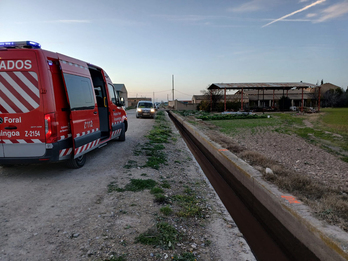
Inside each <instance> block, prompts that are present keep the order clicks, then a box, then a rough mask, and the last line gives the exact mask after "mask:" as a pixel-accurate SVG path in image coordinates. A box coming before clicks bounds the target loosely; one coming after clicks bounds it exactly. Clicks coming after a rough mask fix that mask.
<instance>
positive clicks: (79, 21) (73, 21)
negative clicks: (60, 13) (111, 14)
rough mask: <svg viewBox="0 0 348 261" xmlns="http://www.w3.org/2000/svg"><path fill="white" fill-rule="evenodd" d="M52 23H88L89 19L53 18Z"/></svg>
mask: <svg viewBox="0 0 348 261" xmlns="http://www.w3.org/2000/svg"><path fill="white" fill-rule="evenodd" d="M50 22H52V23H63V24H75V23H90V22H91V21H89V20H54V21H50Z"/></svg>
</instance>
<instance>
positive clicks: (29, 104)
mask: <svg viewBox="0 0 348 261" xmlns="http://www.w3.org/2000/svg"><path fill="white" fill-rule="evenodd" d="M39 105H40V91H39V83H38V76H37V74H36V73H35V72H23V71H7V72H0V113H26V112H30V111H32V110H34V109H36V108H38V107H39Z"/></svg>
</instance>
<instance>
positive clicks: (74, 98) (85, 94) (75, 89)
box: [64, 73, 95, 110]
mask: <svg viewBox="0 0 348 261" xmlns="http://www.w3.org/2000/svg"><path fill="white" fill-rule="evenodd" d="M64 80H65V85H66V88H67V91H68V96H69V102H70V109H71V110H87V109H94V106H95V102H94V94H93V89H92V84H91V80H90V79H89V78H87V77H82V76H77V75H73V74H68V73H64Z"/></svg>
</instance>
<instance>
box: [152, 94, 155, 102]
mask: <svg viewBox="0 0 348 261" xmlns="http://www.w3.org/2000/svg"><path fill="white" fill-rule="evenodd" d="M152 103H155V92H153V101H152Z"/></svg>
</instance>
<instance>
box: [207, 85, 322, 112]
mask: <svg viewBox="0 0 348 261" xmlns="http://www.w3.org/2000/svg"><path fill="white" fill-rule="evenodd" d="M314 87H319V101H318V111H320V86H317V85H314V84H311V83H305V82H261V83H213V84H212V85H210V86H209V87H208V90H214V89H220V90H221V89H223V90H224V110H225V111H226V90H241V95H242V97H241V111H243V91H244V89H247V90H255V89H257V90H263V94H264V91H265V90H273V104H274V91H275V90H283V94H284V91H285V90H286V91H288V90H291V89H302V101H301V112H303V104H304V102H303V89H306V88H314ZM210 100H211V101H212V93H211V94H210ZM212 106H213V104H212V103H211V109H212Z"/></svg>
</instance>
